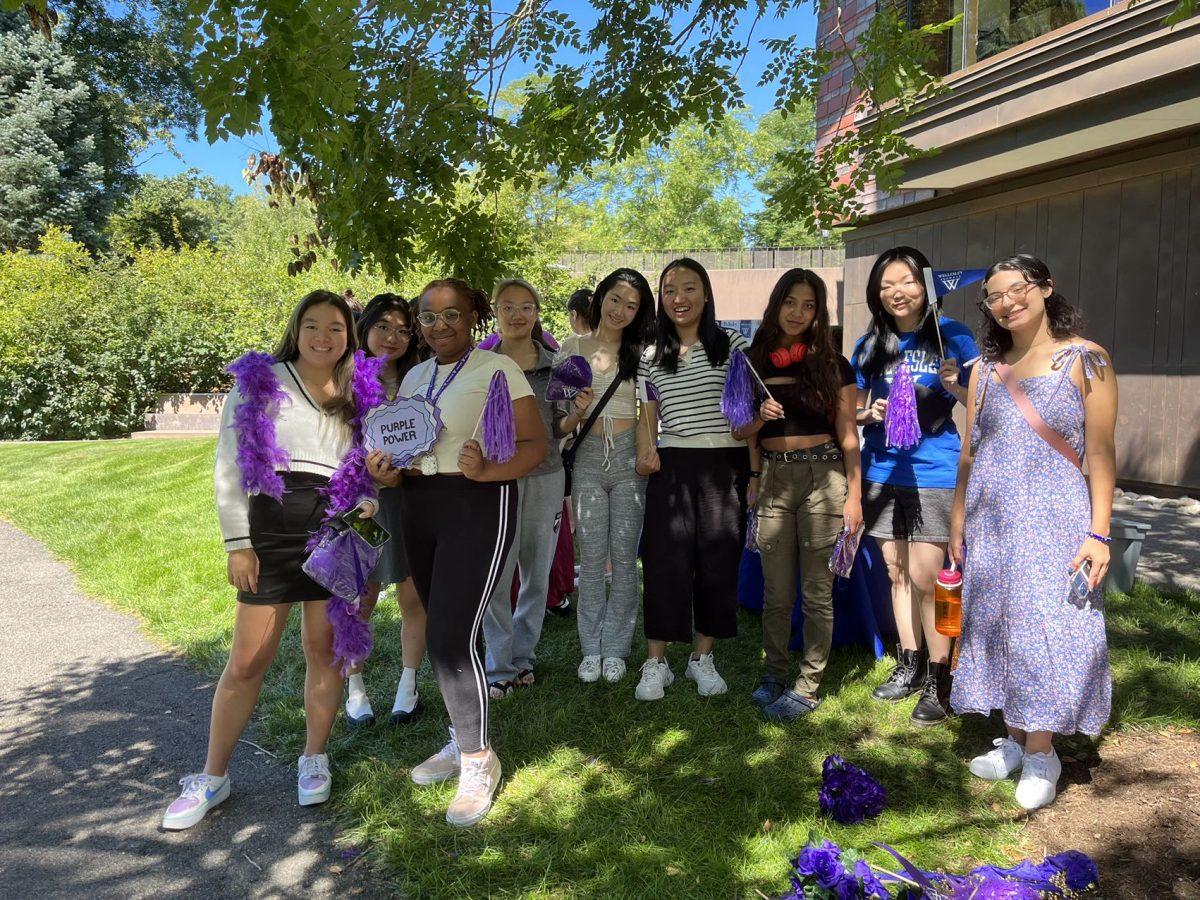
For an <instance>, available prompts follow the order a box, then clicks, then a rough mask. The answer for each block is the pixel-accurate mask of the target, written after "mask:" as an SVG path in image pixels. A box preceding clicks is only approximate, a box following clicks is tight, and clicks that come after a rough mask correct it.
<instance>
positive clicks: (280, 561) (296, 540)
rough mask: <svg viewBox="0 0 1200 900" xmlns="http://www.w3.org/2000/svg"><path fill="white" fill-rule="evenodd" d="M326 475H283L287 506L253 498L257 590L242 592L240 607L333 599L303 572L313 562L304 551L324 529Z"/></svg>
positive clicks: (272, 500)
mask: <svg viewBox="0 0 1200 900" xmlns="http://www.w3.org/2000/svg"><path fill="white" fill-rule="evenodd" d="M328 484H329V479H328V478H326V477H325V476H324V475H314V474H312V473H311V472H284V473H283V486H284V493H283V502H282V503H281V502H279V501H277V500H275V499H274V498H272V497H267V496H266V495H264V494H254V495H253V496H251V497H250V544H251V545H252V546H253V548H254V552H255V553H257V554H258V590H257V591H255V592H254V593H250V592H249V591H238V602H240V603H255V604H274V603H298V602H304V601H310V600H328V599H329V591H327V590H326V589H325V588H323V587H321V586H320V585H319V584H317V583H316V582H315V581H313V580H312V579H311V578H309V577H308V576H307V575H305V574H304V571H303V570H302V569H301V568H300V567H301V566H303V565H304V561H305V560H306V559H308V552H307V551H306V550H305V549H304V548H305V545H306V544H308V540H309V538H310V537H312V535H313V533H314V532H315V531H316V530H317V529H318V528H319V527H320V525H321V518H322V517H323V516H324V514H325V497H324V496H323V495H321V494H320V493H318V489H319V488H323V487H325V486H327V485H328Z"/></svg>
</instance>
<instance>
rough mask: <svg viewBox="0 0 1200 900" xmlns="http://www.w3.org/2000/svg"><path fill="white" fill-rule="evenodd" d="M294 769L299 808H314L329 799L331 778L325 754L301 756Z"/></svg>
mask: <svg viewBox="0 0 1200 900" xmlns="http://www.w3.org/2000/svg"><path fill="white" fill-rule="evenodd" d="M296 768H297V770H298V774H297V776H296V796H297V798H298V799H299V801H300V805H301V806H316V805H317V804H318V803H324V802H325V801H326V800H328V799H329V792H330V791H331V790H332V789H333V776H332V775H330V774H329V757H328V756H327V755H326V754H324V753H315V754H313V755H312V756H301V757H300V759H299V760H297V762H296Z"/></svg>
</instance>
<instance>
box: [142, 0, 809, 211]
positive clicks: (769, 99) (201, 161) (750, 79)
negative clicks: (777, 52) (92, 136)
mask: <svg viewBox="0 0 1200 900" xmlns="http://www.w3.org/2000/svg"><path fill="white" fill-rule="evenodd" d="M556 5H557V6H559V7H560V8H563V9H566V10H567V11H568V12H569V13H570V14H571V15H572V16H573V17H574V18H575V19H576V21H577V22H579V23H580V24H581V25H583V26H585V27H586V23H588V22H590V21H593V20H594V15H595V14H594V12H593V11H592V10H591V9H590V7H589V6H588V4H585V3H581V2H577V0H572V2H569V3H564V4H556ZM749 22H750V17H749V16H747V17H746V18H745V19H744V21H743V23H742V25H741V26H740V29H739V34H741V35H744V34H745V32H746V29H747V28H748V27H749ZM815 31H816V13H815V11H814V8H813V7H812V6H810V5H805V6H803V7H801V8H800V9H799V10H796V11H793V12H790V13H789V14H788V15H787V17H786V18H785V19H782V20H778V19H766V20H764V21H762V22H759V23H758V26H757V27H756V29H755V31H754V44H753V46H752V47H751V50H750V54H749V56H748V58H747V59H746V62H745V64H744V66H743V67H742V71H741V79H742V88H743V90H744V91H745V92H746V102H747V103H748V105H749V106H750V108H751V109H752V110H753V111H754V112H755V113H756V114H759V115H761V114H762V113H764V112H766V111H767V110H769V109H770V108H771V107H772V105H773V100H774V90H773V88H770V87H768V88H766V89H763V88H759V87H758V86H757V81H758V78H759V75H760V74H761V72H762V69H763V67H764V65H766V63H767V62H768V60H769V59H770V54H769V53H768V52H767V51H766V50H764V49H763V48H762V46H761V45H760V44H759V43H758V42H759V41H760V40H761V39H764V38H779V37H786V36H788V35H791V34H795V35H797V36H798V37H799V38H800V40H801V42H803V43H805V44H811V43H812V41H813V37H814V33H815ZM510 74H511V75H512V77H514V78H518V77H520V76H521V75H522V74H524V73H523V72H521V71H520V70H518V69H517V68H515V67H514V68H513V69H512V70H511V71H510ZM201 134H203V129H201ZM176 149H177V150H178V151H179V153H180V154H181V155H182V157H183V158H182V159H177V158H175V157H173V156H171V155H170V154H169V153H167V152H165V151H164V149H163V148H162V147H161V146H154V147H150V148H148V149H147V150H146V152H145V153H144V154H143V155H142V157H141V160H139V162H141V163H142V164H141V165H140V166H139V171H140V172H143V173H146V174H154V175H174V174H176V173H178V172H182V171H184V170H185V169H190V168H195V169H199V170H200V171H201V172H204V173H206V174H208V175H211V176H213V178H215V179H216V180H217V181H219V182H221V183H223V184H227V185H229V186H230V187H231V188H233V189H234V191H235V192H237V193H244V192H245V191H247V190H248V188H247V186H246V183H245V182H244V181H243V180H242V169H243V168H244V167H245V165H246V157H247V156H249V155H250V154H251V153H253V152H257V151H259V150H275V149H278V148H277V147H276V146H275V144H274V141H273V140H272V138H271V135H270V134H269V133H267V134H262V135H253V136H250V137H246V138H241V139H237V140H231V141H221V142H218V143H216V144H211V145H210V144H209V143H208V142H207V141H206V140H204V138H203V136H201V137H200V138H199V139H198V140H195V141H190V140H188V139H187V138H186V137H183V136H182V135H180V136H177V140H176Z"/></svg>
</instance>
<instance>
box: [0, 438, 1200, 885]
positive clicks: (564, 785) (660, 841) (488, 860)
mask: <svg viewBox="0 0 1200 900" xmlns="http://www.w3.org/2000/svg"><path fill="white" fill-rule="evenodd" d="M213 449H214V442H213V441H212V440H203V439H198V440H189V441H147V442H144V443H143V442H140V441H139V442H131V441H115V442H99V443H71V444H53V445H13V444H8V445H0V516H3V517H5V518H6V519H8V520H10V521H11V522H13V523H14V524H16V525H17V526H19V527H20V528H22V529H24V530H25V531H26V532H28V533H30V534H32V535H33V536H34V537H36V538H38V539H39V540H41V541H44V542H45V543H46V544H47V545H48V546H49V547H50V549H51V550H52V551H53V552H54V553H55V554H56V555H57V556H59V557H60V558H62V559H64V560H67V561H68V562H69V563H70V564H71V566H72V568H73V569H74V571H75V572H76V574H77V576H78V578H79V582H80V584H81V586H82V588H83V589H84V590H85V591H87V592H88V593H90V594H92V595H94V596H96V597H100V598H103V599H105V600H107V601H109V602H111V603H112V604H113V605H115V606H117V607H118V608H120V609H123V610H127V611H129V612H131V613H134V614H135V615H137V616H139V617H140V618H141V619H142V620H143V621H145V623H146V629H147V631H148V632H149V633H150V634H151V635H152V636H153V637H154V638H156V639H157V640H159V641H161V642H162V643H163V644H165V645H167V646H170V647H174V648H177V649H178V650H179V651H181V652H182V653H184V654H186V655H187V656H188V657H190V658H192V659H193V660H194V661H195V662H196V664H197V665H198V666H199V667H200V668H202V669H204V670H205V671H207V672H209V673H212V674H216V673H217V672H219V671H220V668H221V666H222V665H223V664H224V659H225V653H226V651H227V647H228V643H229V638H230V633H231V628H232V620H233V608H234V598H233V591H232V590H231V589H230V588H229V587H228V586H227V585H226V583H225V574H224V572H225V568H224V554H223V552H222V548H221V542H220V535H219V533H218V529H217V523H216V511H215V507H214V503H213V497H212V474H211V473H212V463H213ZM1198 614H1200V597H1197V596H1196V595H1195V594H1189V595H1186V596H1179V595H1165V594H1162V593H1159V592H1157V591H1155V590H1153V589H1151V588H1149V587H1147V586H1145V585H1144V584H1139V585H1138V586H1137V587H1136V588H1135V589H1134V591H1133V593H1132V594H1131V595H1128V596H1126V595H1110V597H1109V608H1108V622H1109V632H1110V645H1111V648H1112V661H1113V672H1114V677H1115V679H1116V685H1115V693H1114V704H1113V722H1112V724H1113V727H1136V726H1139V725H1155V726H1158V725H1162V724H1167V723H1177V724H1181V725H1189V726H1193V727H1196V726H1200V720H1198V717H1197V712H1196V711H1197V706H1196V704H1195V697H1196V696H1197V695H1198V691H1200V615H1198ZM375 624H376V628H377V633H376V648H377V649H376V653H375V655H374V657H373V658H372V661H371V663H370V665H369V668H368V671H367V681H368V685H369V687H370V689H371V691H372V699H373V702H374V704H375V709H376V711H377V713H384V714H386V712H387V710H388V709H390V707H391V696H392V691H393V690H394V688H395V684H396V679H397V677H398V675H399V667H400V652H399V651H400V631H399V624H400V623H399V618H398V615H397V613H396V607H395V604H394V603H381V604H380V608H379V609H378V611H377V612H376V616H375ZM297 626H298V617H295V616H294V617H293V623H292V628H291V629H290V630H289V633H288V636H287V638H286V639H285V642H284V645H283V648H282V650H281V653H280V656H279V659H278V660H277V661H276V664H275V667H274V669H273V670H272V672H271V674H270V675H269V676H268V682H267V689H266V691H265V694H264V700H263V703H262V704H261V706H260V708H259V721H260V727H261V733H262V734H263V735H264V736H265V739H266V741H267V743H268V746H270V748H271V749H272V750H274V751H275V752H277V753H279V755H280V756H281V757H282V758H287V757H289V756H295V755H296V754H298V753H299V752H300V750H301V749H302V746H303V727H304V722H303V716H304V714H303V709H302V704H301V699H300V697H301V682H302V678H303V657H302V653H301V650H300V643H299V629H298V627H297ZM740 627H741V636H740V637H739V638H737V639H736V640H734V641H729V642H725V643H723V644H722V645H721V646H720V648H719V650H718V663H719V666H720V669H721V672H722V673H723V674H724V676H725V678H726V680H727V681H728V682H729V684H730V693H729V694H727V695H725V696H722V697H715V698H711V699H707V700H703V699H701V698H699V697H697V695H696V692H695V688H694V686H693V685H692V683H691V682H689V681H686V680H685V679H683V678H682V670H683V665H684V659H685V654H686V650H685V649H684V648H678V649H676V650H674V651H673V652H672V654H671V664H672V668H673V669H674V670H675V672H676V676H677V677H676V683H675V685H674V686H673V687H672V688H670V689H669V690H668V692H667V698H666V700H664V701H662V702H659V703H652V704H644V703H638V702H637V701H635V700H634V699H633V687H634V683H635V678H636V669H637V666H638V665H640V663H641V659H642V657H641V655H640V652H639V651H638V650H636V649H635V656H634V658H633V659H632V660H631V665H630V674H629V675H628V676H627V677H626V679H625V681H624V682H622V683H620V684H618V685H608V684H606V683H604V682H600V683H598V684H593V685H584V684H581V683H580V682H579V681H578V679H576V677H575V674H574V672H575V666H576V665H577V663H578V649H577V648H578V643H577V639H576V635H575V625H574V622H573V621H571V620H568V621H564V620H560V619H556V618H553V617H548V619H547V622H546V629H545V634H544V636H543V639H542V644H541V646H540V648H539V654H540V657H539V673H538V674H539V683H538V685H537V686H536V687H535V688H533V689H531V690H524V691H520V692H518V693H517V694H515V695H514V696H513V697H511V698H510V699H508V700H506V701H504V702H503V703H498V704H494V705H493V712H492V737H493V740H494V742H495V746H496V748H497V750H498V752H499V754H500V758H501V760H502V762H503V765H504V771H505V776H506V778H505V783H504V785H503V787H502V789H501V792H500V794H499V796H498V800H497V803H496V807H495V809H494V810H493V812H492V813H491V815H490V816H489V818H488V819H487V821H486V823H485V824H484V825H483V826H481V827H478V828H475V829H472V830H467V831H462V830H458V829H453V828H451V827H449V826H448V825H446V824H445V822H444V820H443V814H444V812H445V807H446V805H447V803H448V802H449V800H450V798H451V797H452V796H453V787H452V786H450V785H447V786H442V787H436V788H418V787H416V786H415V785H413V784H412V783H411V782H410V781H409V780H408V777H407V776H408V769H409V768H410V767H411V766H413V765H415V764H416V763H418V762H420V761H421V760H422V759H424V758H425V757H426V756H427V755H428V754H430V753H431V752H433V751H435V750H436V749H437V748H438V747H440V746H441V744H442V743H443V741H444V739H445V726H446V724H447V720H446V716H445V713H444V710H443V709H442V707H441V704H440V701H439V699H438V696H437V687H436V685H435V684H434V682H433V679H432V676H431V675H430V673H429V671H428V667H426V669H425V670H424V671H423V673H422V674H423V680H422V682H421V690H422V693H423V694H424V696H425V698H426V701H427V704H428V706H429V709H428V711H427V712H426V714H425V715H424V717H422V718H421V719H420V720H419V721H418V722H417V723H416V724H414V725H413V726H411V727H409V728H406V729H404V730H401V731H394V730H390V729H387V728H384V727H379V728H375V729H372V730H369V731H364V732H354V733H351V732H348V731H346V730H345V729H344V728H343V727H342V725H341V724H340V722H339V724H338V725H337V726H336V727H335V730H334V734H333V739H332V745H331V747H330V753H331V756H332V758H333V760H334V763H335V766H336V773H337V777H338V783H337V787H336V788H335V793H334V802H335V804H336V806H337V809H338V812H339V814H340V816H341V818H342V820H343V822H344V824H345V826H346V827H347V829H348V834H347V837H348V840H350V841H353V842H354V843H356V844H358V845H359V846H363V847H367V848H369V852H370V853H371V857H372V859H373V860H375V861H377V862H379V863H381V864H382V865H383V867H384V871H385V873H386V875H387V876H388V877H391V878H393V879H394V880H395V882H396V886H397V888H399V889H400V890H401V891H403V892H404V893H405V894H408V895H415V896H435V897H484V896H505V897H551V896H553V897H642V896H647V897H650V896H668V897H703V898H713V897H734V896H740V897H747V896H756V894H755V891H761V892H763V893H764V894H766V895H772V894H778V893H780V892H782V891H783V890H784V889H785V888H786V887H787V883H788V861H789V859H790V858H791V857H792V856H794V855H795V853H796V851H797V850H798V849H799V848H800V846H802V845H803V843H804V841H805V839H806V838H807V836H808V835H809V832H810V831H811V830H814V829H815V830H818V831H822V832H824V833H825V834H827V835H828V836H829V837H830V838H831V839H833V840H835V841H837V842H838V843H839V844H841V845H843V846H850V847H857V848H860V849H863V850H868V849H870V848H869V844H870V842H871V841H875V840H879V841H884V842H887V843H889V844H891V845H893V846H895V847H896V848H898V849H899V850H900V851H901V852H902V853H904V854H905V855H906V856H908V857H909V858H911V859H913V860H914V861H915V862H917V863H921V864H925V865H926V866H929V867H932V866H964V865H966V864H968V863H973V862H976V861H981V862H1001V861H1005V860H1010V859H1013V858H1015V857H1020V856H1023V855H1025V852H1026V850H1025V848H1023V847H1022V845H1021V819H1022V817H1021V816H1020V815H1019V812H1020V810H1019V808H1018V807H1017V806H1016V804H1015V803H1014V802H1013V798H1012V792H1013V783H1012V782H1002V783H999V784H986V783H983V782H981V781H979V780H977V779H974V778H972V777H971V776H970V775H969V773H968V772H967V770H966V767H965V765H964V757H966V756H967V755H969V754H972V753H974V752H977V751H978V750H979V749H980V748H982V747H983V746H984V745H985V743H986V741H987V739H988V738H989V737H991V736H993V734H994V733H996V732H995V729H994V726H992V725H989V724H988V723H987V722H984V721H982V720H979V719H978V718H972V719H970V720H964V721H957V722H954V723H953V724H951V725H950V726H949V727H945V728H935V729H916V728H912V727H910V726H909V725H908V723H907V715H908V712H909V706H910V705H911V704H908V703H906V704H901V705H900V706H899V707H885V706H881V705H879V704H877V703H875V702H873V701H872V700H871V699H870V696H869V694H870V690H871V688H872V687H873V686H874V685H875V684H876V683H877V682H878V681H880V680H881V679H883V678H884V677H885V676H886V674H887V672H888V665H887V663H886V662H879V663H877V662H875V660H874V659H873V658H872V657H871V655H870V654H869V653H867V652H865V651H847V650H840V651H835V653H834V657H833V661H832V664H831V666H830V670H829V672H828V674H827V676H826V680H825V691H826V696H827V699H826V702H825V703H824V704H823V705H822V707H821V708H820V710H818V711H817V712H816V713H815V714H813V715H812V716H810V717H808V718H807V719H805V720H803V721H802V722H801V723H799V724H796V725H794V726H792V727H781V726H776V725H768V724H765V723H764V722H763V721H762V719H761V718H760V716H759V715H758V713H757V711H756V710H754V709H753V708H752V707H751V706H750V705H749V703H748V702H747V699H746V698H747V694H748V692H749V691H750V690H751V689H752V687H753V685H754V682H755V679H756V678H757V675H758V671H759V663H758V660H759V648H758V622H757V620H756V619H755V618H754V617H753V616H750V615H747V614H743V615H742V618H741V622H740ZM382 718H386V715H384V716H382ZM1075 747H1076V749H1077V752H1079V753H1080V754H1081V755H1084V754H1088V753H1090V742H1088V741H1086V740H1080V741H1076V742H1075ZM829 753H840V754H842V755H844V756H846V757H848V758H849V759H850V760H851V761H853V762H855V763H858V764H860V765H862V766H864V767H866V768H867V769H868V770H869V771H871V772H872V773H873V774H874V775H875V776H876V777H877V778H878V779H879V780H880V781H881V782H882V783H883V784H884V785H885V786H886V787H887V789H888V808H887V810H886V811H885V812H884V814H883V815H882V816H881V817H880V818H879V819H878V820H876V821H874V822H872V823H868V824H866V825H861V826H854V827H842V826H838V825H834V824H832V823H826V822H824V821H823V820H822V819H821V818H820V817H819V815H818V810H817V800H816V796H817V786H818V784H819V773H820V765H821V761H822V760H823V759H824V757H825V756H826V755H827V754H829ZM202 756H203V748H201V747H196V748H194V752H193V753H192V754H191V757H190V758H184V759H180V761H179V765H180V771H181V772H182V771H183V770H184V769H186V768H188V767H189V766H192V765H194V764H195V763H196V762H197V761H199V760H200V759H201V758H202ZM168 799H169V798H167V797H164V798H163V800H164V802H166V801H167V800H168ZM868 856H869V857H870V858H871V860H872V861H873V862H876V863H879V864H882V865H884V866H885V867H888V868H890V866H887V865H886V863H887V860H888V859H889V858H888V857H886V856H885V855H883V854H882V853H881V852H879V851H875V850H871V851H870V853H869V854H868Z"/></svg>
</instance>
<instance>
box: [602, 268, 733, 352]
mask: <svg viewBox="0 0 1200 900" xmlns="http://www.w3.org/2000/svg"><path fill="white" fill-rule="evenodd" d="M676 269H687V270H689V271H691V272H695V273H696V274H697V275H698V276H699V277H700V284H701V286H702V287H703V288H704V310H703V312H701V313H700V343H701V344H703V345H704V353H705V354H706V355H707V356H708V362H709V364H710V365H711V366H712V367H713V368H714V369H716V368H718V367H720V366H723V365H725V363H726V362H728V360H729V333H728V332H726V331H725V329H724V328H722V327H721V326H720V325H718V324H717V310H716V301H715V300H714V299H713V290H712V281H711V280H710V279H709V277H708V271H707V270H706V269H705V268H704V266H702V265H700V263H698V262H696V260H694V259H690V258H688V257H686V256H681V257H680V258H679V259H675V260H672V261H671V262H669V263H667V267H666V268H665V269H663V270H662V274H661V275H659V276H658V322H657V331H656V334H655V338H654V364H655V365H656V366H662V367H663V368H664V369H666V370H667V371H668V372H670V373H672V374H674V373H675V372H676V371H677V370H678V369H679V330H678V329H677V328H676V327H675V322H674V321H673V320H672V319H671V317H670V316H669V315H668V314H667V309H666V307H665V306H664V305H663V298H662V292H663V282H664V281H666V279H667V276H668V275H669V274H671V272H673V271H675V270H676ZM594 307H595V304H594V303H593V308H594Z"/></svg>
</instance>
